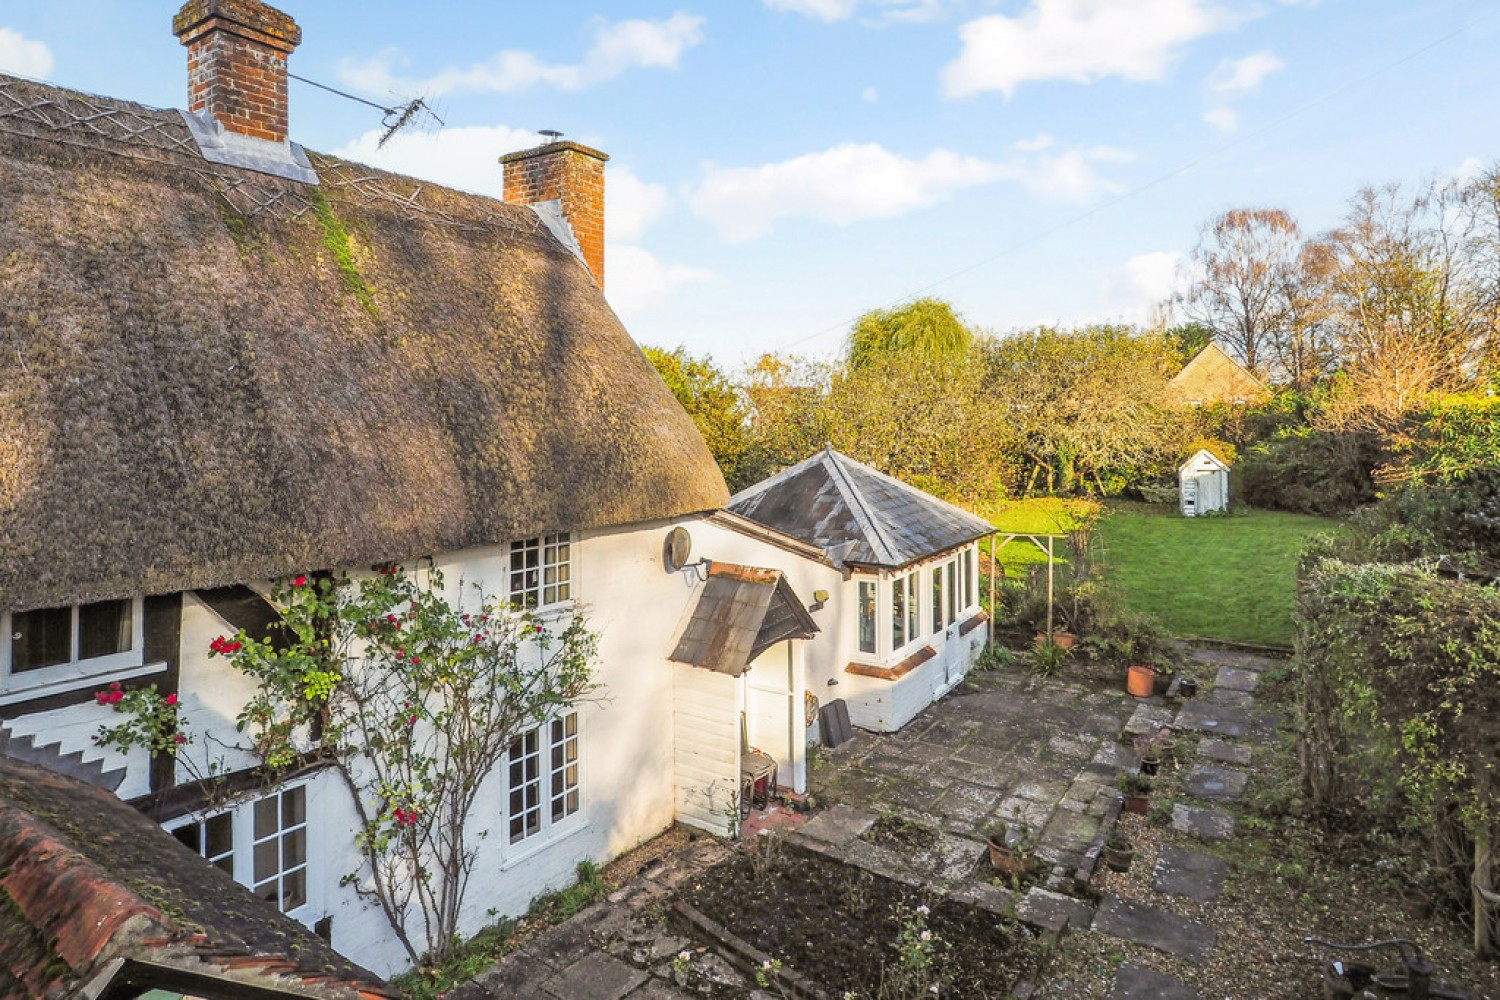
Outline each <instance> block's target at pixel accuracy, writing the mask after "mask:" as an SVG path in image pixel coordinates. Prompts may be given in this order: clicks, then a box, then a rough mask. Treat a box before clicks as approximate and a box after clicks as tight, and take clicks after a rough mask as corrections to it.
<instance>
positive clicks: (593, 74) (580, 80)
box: [339, 11, 704, 97]
mask: <svg viewBox="0 0 1500 1000" xmlns="http://www.w3.org/2000/svg"><path fill="white" fill-rule="evenodd" d="M703 24H704V19H703V18H702V17H699V16H696V15H693V14H687V13H684V12H682V11H678V12H677V13H675V14H673V15H672V16H671V17H669V18H666V19H665V20H660V21H645V20H630V21H606V20H604V19H602V18H596V19H595V20H594V22H593V24H592V27H593V32H594V42H593V44H592V45H591V46H590V47H589V50H588V52H587V53H586V54H585V55H584V57H583V60H582V61H581V62H578V63H573V64H553V63H548V62H546V61H544V60H542V59H540V58H538V57H537V56H535V55H533V54H532V53H530V52H522V51H519V50H514V49H510V50H505V51H502V52H497V53H495V54H494V55H493V56H491V57H490V58H489V59H486V60H485V61H484V62H480V63H475V64H474V65H472V66H469V67H466V68H459V67H449V68H447V69H444V70H442V71H441V72H439V73H436V74H434V75H432V76H429V77H425V78H416V77H410V76H406V75H404V72H405V71H406V70H407V69H408V68H409V67H410V65H411V60H410V59H409V58H407V57H406V56H404V55H402V54H401V53H400V52H399V51H396V50H387V51H385V52H382V53H381V54H380V55H378V56H373V57H371V58H369V59H344V60H342V61H341V62H340V63H339V78H340V79H342V80H343V81H344V83H346V84H348V85H349V86H351V87H355V88H358V89H360V90H364V91H367V92H370V93H380V94H402V95H415V94H422V95H425V96H429V97H435V96H438V95H441V94H448V93H453V92H455V91H471V92H484V93H497V94H510V93H515V92H517V91H521V90H527V89H529V88H532V87H539V86H547V87H555V88H557V89H558V90H582V89H584V88H586V87H590V86H593V85H595V84H599V83H603V82H604V81H606V80H610V79H613V78H614V77H616V76H619V75H620V74H621V73H624V72H626V71H627V70H632V69H676V68H677V65H678V63H679V61H680V60H681V58H682V54H683V53H684V52H686V51H687V50H688V49H690V48H692V47H693V46H695V45H697V44H698V43H699V42H701V41H703Z"/></svg>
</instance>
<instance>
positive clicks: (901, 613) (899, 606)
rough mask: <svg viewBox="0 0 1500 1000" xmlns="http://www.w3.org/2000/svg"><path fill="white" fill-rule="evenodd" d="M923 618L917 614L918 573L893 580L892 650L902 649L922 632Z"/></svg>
mask: <svg viewBox="0 0 1500 1000" xmlns="http://www.w3.org/2000/svg"><path fill="white" fill-rule="evenodd" d="M921 628H922V626H921V618H920V616H918V614H917V574H916V573H915V572H911V573H907V574H906V575H905V576H898V577H894V578H892V580H891V651H892V652H894V651H895V650H898V649H900V648H901V647H902V646H905V645H906V644H907V643H909V642H911V641H912V640H914V639H916V638H917V636H918V635H920V634H921Z"/></svg>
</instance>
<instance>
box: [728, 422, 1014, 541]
mask: <svg viewBox="0 0 1500 1000" xmlns="http://www.w3.org/2000/svg"><path fill="white" fill-rule="evenodd" d="M729 509H730V510H731V511H733V512H734V513H736V514H739V515H740V516H741V517H745V518H748V519H749V520H752V521H755V522H756V523H758V524H761V525H764V526H765V527H768V528H771V529H773V530H775V531H778V532H780V533H782V534H784V535H787V536H790V537H792V538H796V539H798V540H800V541H803V542H807V543H809V544H812V545H816V546H818V547H819V548H822V549H823V550H824V551H825V552H827V553H828V554H829V557H830V558H831V559H832V561H833V562H834V563H835V564H842V565H864V566H880V567H888V568H896V567H900V566H905V565H907V564H908V563H912V562H916V561H917V560H919V559H925V558H927V557H928V556H933V555H937V554H938V553H941V552H946V551H948V550H949V549H953V548H956V547H957V546H960V545H963V544H965V543H967V542H971V541H973V540H974V539H976V538H980V537H982V536H984V535H987V534H989V533H990V532H991V531H992V530H994V529H993V528H992V527H991V526H990V523H989V522H988V521H986V520H984V519H983V518H981V517H977V516H975V515H974V514H971V513H969V512H968V511H966V510H962V509H960V508H958V507H955V506H953V505H952V504H949V503H945V502H943V501H942V500H939V499H938V498H937V497H935V496H933V495H931V494H930V493H924V492H922V491H921V490H919V489H917V488H916V487H914V486H909V485H908V484H906V483H903V482H901V480H899V479H894V478H892V477H891V476H887V475H885V474H884V473H882V472H877V471H876V470H874V469H872V468H870V467H869V466H868V465H864V464H863V463H860V462H856V461H855V460H854V459H852V458H850V457H849V456H847V455H844V454H840V453H839V452H836V451H834V450H833V449H832V448H825V449H824V450H823V451H820V452H819V453H818V454H816V455H814V456H813V457H812V458H809V459H807V460H806V461H804V462H800V463H798V464H797V465H794V466H792V467H791V468H789V469H786V470H784V471H782V472H780V473H778V474H777V475H775V476H772V477H771V478H770V479H766V480H763V481H762V482H759V483H756V484H755V485H754V486H751V487H750V488H749V489H746V490H743V491H741V492H739V493H736V494H735V495H734V496H732V497H730V498H729Z"/></svg>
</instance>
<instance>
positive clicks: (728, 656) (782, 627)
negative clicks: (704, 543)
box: [669, 562, 818, 677]
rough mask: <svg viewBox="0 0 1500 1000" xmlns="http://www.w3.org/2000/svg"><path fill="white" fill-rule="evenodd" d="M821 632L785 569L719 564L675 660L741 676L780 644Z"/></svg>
mask: <svg viewBox="0 0 1500 1000" xmlns="http://www.w3.org/2000/svg"><path fill="white" fill-rule="evenodd" d="M817 631H818V626H817V625H816V624H814V623H813V620H812V616H811V615H810V614H808V611H807V608H806V607H805V606H804V605H803V604H802V602H801V601H800V600H799V599H798V598H797V595H796V594H795V593H793V591H792V588H791V585H790V584H788V583H787V581H786V577H785V576H784V575H783V574H782V572H781V571H780V570H775V569H764V568H761V567H758V566H740V565H737V564H735V563H724V562H714V563H709V565H708V573H707V578H706V579H705V580H704V583H703V590H702V592H701V593H700V594H699V595H698V603H697V605H696V606H695V607H694V608H693V613H692V616H691V617H690V618H689V619H688V622H687V626H686V627H685V628H684V629H683V632H682V637H681V638H680V639H678V640H677V648H676V649H675V650H673V651H672V655H671V656H670V657H669V658H670V659H672V660H675V661H676V662H678V663H688V664H691V665H693V666H697V667H706V668H707V669H709V670H714V671H717V672H718V673H721V674H728V675H729V676H730V677H738V676H740V675H741V674H743V673H744V672H745V671H746V670H747V669H748V668H749V666H750V664H751V663H752V662H753V661H754V660H755V658H756V657H758V656H760V654H762V653H764V652H765V651H766V650H768V649H770V648H771V647H772V646H774V645H776V644H777V643H778V642H784V641H786V640H788V639H811V638H812V637H813V635H815V634H816V633H817Z"/></svg>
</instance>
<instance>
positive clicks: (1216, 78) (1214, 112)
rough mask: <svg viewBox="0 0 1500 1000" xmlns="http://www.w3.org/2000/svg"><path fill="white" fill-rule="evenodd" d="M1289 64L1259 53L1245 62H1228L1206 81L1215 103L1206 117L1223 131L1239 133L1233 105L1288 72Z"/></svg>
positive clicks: (1269, 54)
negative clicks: (1270, 78) (1268, 79)
mask: <svg viewBox="0 0 1500 1000" xmlns="http://www.w3.org/2000/svg"><path fill="white" fill-rule="evenodd" d="M1285 67H1286V63H1284V62H1282V61H1281V58H1280V57H1279V56H1277V55H1276V54H1275V53H1273V52H1269V51H1265V52H1256V53H1253V54H1251V55H1248V56H1245V57H1244V58H1243V59H1225V60H1223V61H1222V62H1220V63H1219V65H1218V66H1217V67H1216V68H1215V69H1214V71H1213V72H1212V73H1210V74H1209V75H1208V77H1207V78H1206V79H1205V80H1204V81H1203V86H1204V90H1205V91H1206V93H1207V94H1208V96H1209V98H1210V99H1211V100H1212V101H1213V102H1214V106H1213V107H1211V108H1209V110H1208V111H1206V112H1205V113H1204V115H1203V120H1204V121H1206V122H1208V124H1210V125H1212V126H1213V127H1214V128H1216V129H1218V130H1219V131H1220V132H1235V131H1238V130H1239V127H1240V116H1239V112H1237V111H1235V110H1234V108H1232V107H1230V104H1231V103H1232V102H1234V101H1237V100H1239V99H1241V98H1243V97H1248V96H1249V95H1251V94H1253V93H1255V92H1256V91H1257V90H1259V89H1260V85H1261V83H1263V82H1264V81H1265V79H1266V77H1268V76H1270V75H1271V74H1272V73H1275V72H1276V71H1277V70H1280V69H1284V68H1285Z"/></svg>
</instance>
